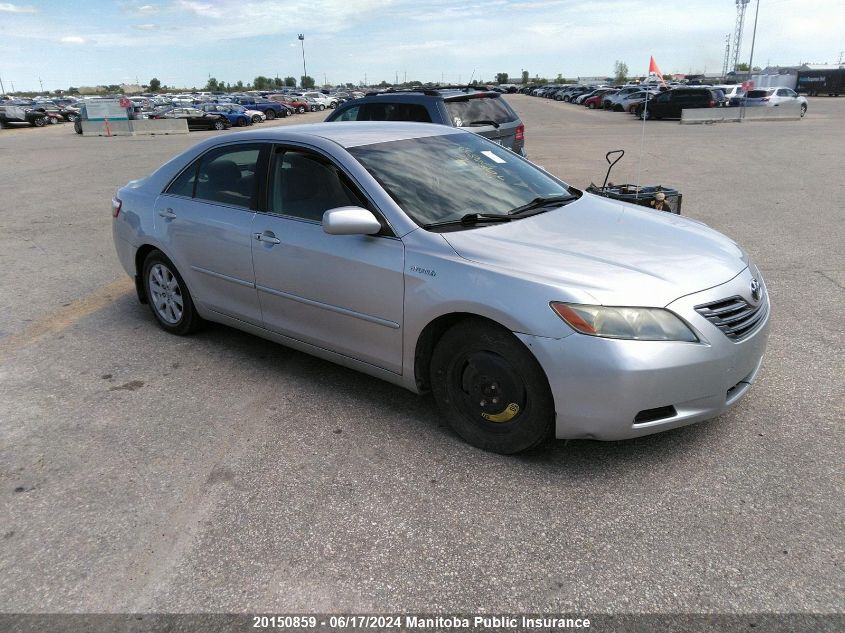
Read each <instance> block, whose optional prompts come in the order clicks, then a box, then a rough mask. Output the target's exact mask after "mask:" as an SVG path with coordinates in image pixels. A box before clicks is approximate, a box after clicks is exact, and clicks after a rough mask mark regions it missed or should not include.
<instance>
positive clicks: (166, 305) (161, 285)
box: [142, 250, 205, 336]
mask: <svg viewBox="0 0 845 633" xmlns="http://www.w3.org/2000/svg"><path fill="white" fill-rule="evenodd" d="M142 270H143V280H144V292H145V293H146V295H147V300H148V304H149V306H150V311H151V312H152V313H153V316H154V317H155V319H156V321H157V322H158V324H159V326H160V327H161V329H163V330H164V331H165V332H169V333H170V334H176V335H177V336H184V335H186V334H192V333H193V332H196V331H197V330H198V329H199V328H201V327H202V326H203V324H204V323H205V321H204V320H203V319H202V317H200V316H199V315H198V314H197V311H196V309H195V308H194V302H193V300H192V299H191V293H190V292H188V286H186V285H185V280H184V279H182V276H181V275H180V274H179V271H178V270H176V266H174V265H173V262H171V261H170V260H169V259H168V258H167V256H166V255H165V254H164V253H162V252H161V251H159V250H154V251H151V252H150V254H149V255H147V257H146V259H145V260H144V266H143V269H142Z"/></svg>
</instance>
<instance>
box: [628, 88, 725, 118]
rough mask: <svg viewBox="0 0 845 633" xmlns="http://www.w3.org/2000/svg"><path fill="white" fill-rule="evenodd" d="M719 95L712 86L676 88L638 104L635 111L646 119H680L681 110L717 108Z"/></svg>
mask: <svg viewBox="0 0 845 633" xmlns="http://www.w3.org/2000/svg"><path fill="white" fill-rule="evenodd" d="M718 103H719V97H718V95H717V94H716V93H715V92H714V91H713V90H712V89H711V88H675V89H674V90H667V91H666V92H661V93H660V94H659V95H657V96H656V97H655V98H654V99H649V100H648V108H646V107H645V103H642V104H640V105H639V106H637V109H636V110H635V113H636V115H637V116H638V117H640V118H646V119H680V118H681V110H687V109H691V108H715V107H716V106H717V104H718Z"/></svg>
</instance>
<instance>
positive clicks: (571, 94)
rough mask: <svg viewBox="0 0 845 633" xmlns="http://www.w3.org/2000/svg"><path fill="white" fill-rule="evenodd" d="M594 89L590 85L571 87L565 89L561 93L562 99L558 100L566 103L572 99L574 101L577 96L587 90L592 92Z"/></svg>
mask: <svg viewBox="0 0 845 633" xmlns="http://www.w3.org/2000/svg"><path fill="white" fill-rule="evenodd" d="M592 90H593V89H592V88H591V87H590V86H575V87H574V88H571V89H570V90H565V91H564V92H563V93H562V94H561V95H560V99H558V100H559V101H565V102H566V103H569V102H570V101H572V100H573V99H575V98H576V97H579V96H580V95H582V94H585V93H587V92H592Z"/></svg>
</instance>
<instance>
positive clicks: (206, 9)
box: [179, 0, 223, 18]
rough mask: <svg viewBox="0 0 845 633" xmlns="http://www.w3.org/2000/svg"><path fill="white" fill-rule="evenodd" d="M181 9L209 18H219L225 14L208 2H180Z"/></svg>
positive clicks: (181, 0)
mask: <svg viewBox="0 0 845 633" xmlns="http://www.w3.org/2000/svg"><path fill="white" fill-rule="evenodd" d="M179 8H181V9H182V10H183V11H188V12H189V13H193V14H195V15H199V16H203V17H207V18H219V17H222V15H223V13H222V12H221V11H220V9H219V8H217V7H215V6H214V5H213V4H210V3H208V2H197V1H196V0H179Z"/></svg>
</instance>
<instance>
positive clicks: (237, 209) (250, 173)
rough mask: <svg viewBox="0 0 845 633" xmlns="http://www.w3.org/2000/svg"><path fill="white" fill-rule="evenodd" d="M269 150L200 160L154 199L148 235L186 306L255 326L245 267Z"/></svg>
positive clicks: (213, 154) (250, 275)
mask: <svg viewBox="0 0 845 633" xmlns="http://www.w3.org/2000/svg"><path fill="white" fill-rule="evenodd" d="M269 148H270V146H269V144H261V143H234V144H229V145H224V146H222V147H217V148H215V149H212V150H210V151H208V152H207V153H205V154H204V155H203V156H201V157H200V158H198V159H197V160H195V161H194V162H193V163H192V164H191V165H190V166H189V167H188V168H186V169H185V170H184V171H183V172H182V173H181V174H180V175H179V176H177V177H176V178H175V179H174V180H173V182H172V183H171V184H170V185H169V186H168V187H167V189H166V190H165V191H164V193H162V194H161V195H160V196H159V197H158V199H157V200H156V205H155V210H156V214H155V216H154V222H155V228H156V234H157V236H158V237H159V240H160V241H161V243H162V248H163V249H164V250H165V254H166V255H168V256H169V257H170V258H171V259H172V260H173V261H174V263H175V264H176V267H177V268H178V269H179V272H180V273H181V274H182V277H183V278H184V279H185V281H186V282H187V284H188V288H190V290H191V294H192V295H193V296H194V299H195V300H196V301H198V302H200V303H202V304H203V305H204V306H206V307H207V308H209V309H211V310H214V311H215V312H219V313H221V314H225V315H227V316H231V317H235V318H237V319H240V320H242V321H247V322H249V323H252V324H254V325H260V324H261V309H260V307H259V303H258V295H257V293H256V291H255V274H254V271H253V266H252V242H253V241H254V240H253V238H252V234H251V229H252V220H253V216H254V215H255V209H256V206H257V200H258V191H259V187H260V185H261V183H262V182H263V180H265V179H264V178H261V177H260V176H259V174H260V173H266V167H265V165H266V159H267V156H268V155H269Z"/></svg>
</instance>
